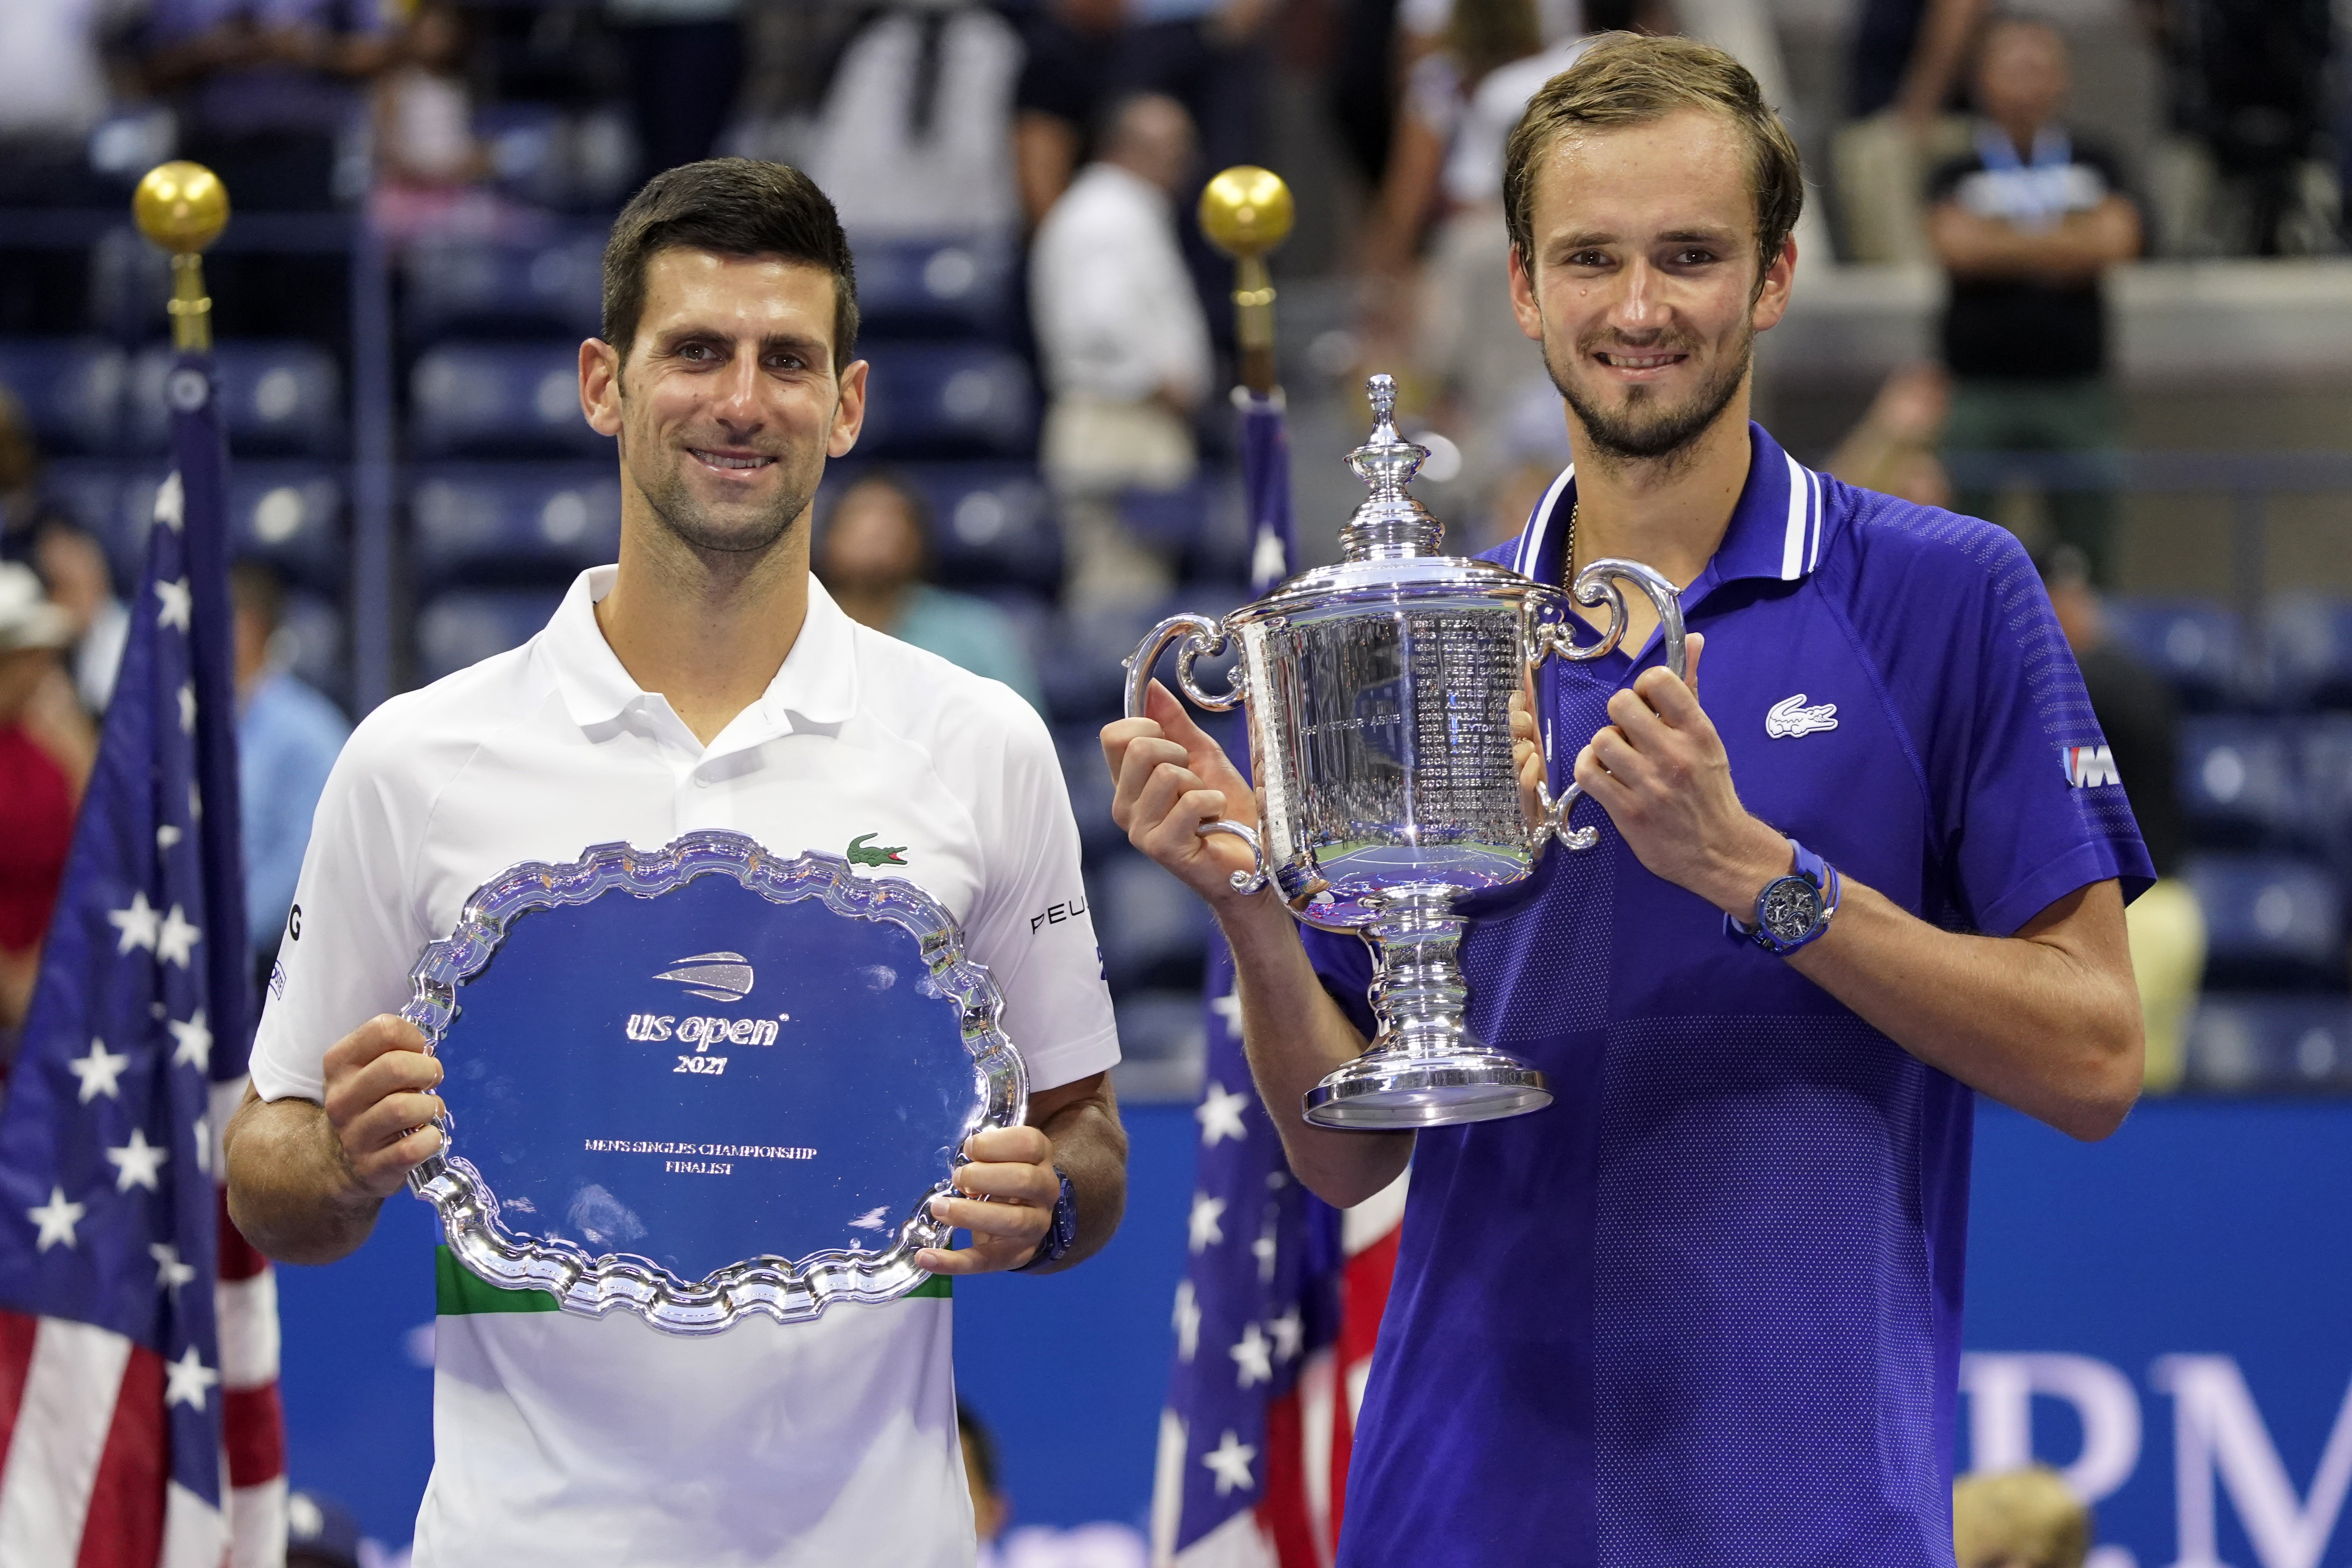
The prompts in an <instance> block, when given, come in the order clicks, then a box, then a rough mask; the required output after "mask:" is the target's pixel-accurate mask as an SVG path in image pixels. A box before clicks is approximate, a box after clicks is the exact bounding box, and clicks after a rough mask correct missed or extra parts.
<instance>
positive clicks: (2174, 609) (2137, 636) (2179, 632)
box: [2107, 598, 2245, 710]
mask: <svg viewBox="0 0 2352 1568" xmlns="http://www.w3.org/2000/svg"><path fill="white" fill-rule="evenodd" d="M2107 619H2108V622H2109V624H2110V625H2111V626H2113V627H2114V629H2115V632H2116V636H2117V637H2121V638H2122V639H2123V640H2124V642H2125V643H2126V645H2128V646H2129V647H2130V648H2131V650H2132V651H2133V652H2134V653H2136V654H2137V655H2138V656H2139V658H2140V660H2141V662H2143V663H2145V664H2146V665H2147V666H2148V668H2151V669H2154V670H2156V671H2157V672H2158V673H2159V674H2161V675H2162V676H2164V678H2165V679H2168V680H2169V681H2170V682H2171V683H2172V686H2173V689H2175V690H2176V691H2178V692H2179V694H2180V700H2181V701H2182V702H2183V703H2184V704H2185V705H2187V706H2188V707H2190V708H2193V709H2201V710H2212V709H2217V708H2227V707H2230V706H2231V705H2232V704H2233V703H2235V702H2237V701H2238V700H2240V698H2241V697H2242V694H2243V690H2244V686H2245V681H2244V672H2243V666H2242V662H2241V659H2242V653H2241V649H2242V638H2241V637H2240V633H2239V626H2238V617H2237V616H2235V615H2233V614H2231V612H2230V611H2229V610H2228V609H2226V608H2224V607H2223V606H2222V605H2218V604H2215V603H2213V602H2211V601H2210V600H2206V599H2121V598H2119V599H2114V600H2111V601H2109V603H2108V605H2107Z"/></svg>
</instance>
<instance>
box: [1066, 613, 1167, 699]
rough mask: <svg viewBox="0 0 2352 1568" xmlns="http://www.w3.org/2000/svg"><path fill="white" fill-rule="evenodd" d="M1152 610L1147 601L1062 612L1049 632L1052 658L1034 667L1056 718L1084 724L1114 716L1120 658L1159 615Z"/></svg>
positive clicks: (1124, 675)
mask: <svg viewBox="0 0 2352 1568" xmlns="http://www.w3.org/2000/svg"><path fill="white" fill-rule="evenodd" d="M1154 611H1155V607H1154V606H1151V605H1111V606H1108V607H1107V608H1105V607H1096V608H1092V609H1087V608H1076V609H1065V610H1064V611H1063V613H1062V616H1061V617H1060V620H1059V622H1058V624H1057V625H1056V626H1055V631H1054V636H1053V646H1054V648H1055V658H1051V659H1049V660H1047V661H1046V662H1045V664H1044V665H1043V666H1042V667H1041V668H1039V669H1038V671H1037V677H1038V679H1039V680H1040V681H1041V682H1042V683H1043V684H1044V686H1045V706H1046V707H1047V708H1048V709H1050V710H1052V712H1053V716H1054V719H1055V722H1057V723H1062V724H1069V725H1074V726H1080V727H1083V726H1087V725H1101V724H1105V723H1108V722H1109V721H1111V720H1113V719H1116V718H1118V712H1119V692H1120V689H1121V688H1122V687H1123V686H1124V685H1125V683H1126V679H1127V672H1126V670H1124V669H1123V668H1120V661H1121V660H1123V659H1125V658H1127V657H1128V655H1129V654H1131V653H1133V652H1134V651H1135V645H1136V644H1137V643H1139V642H1140V641H1142V640H1143V634H1144V633H1145V632H1147V631H1150V629H1151V626H1152V624H1153V623H1154V622H1155V621H1157V620H1159V619H1160V616H1158V615H1157V614H1156V613H1154Z"/></svg>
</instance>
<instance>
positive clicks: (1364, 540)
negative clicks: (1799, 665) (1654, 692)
mask: <svg viewBox="0 0 2352 1568" xmlns="http://www.w3.org/2000/svg"><path fill="white" fill-rule="evenodd" d="M1371 396H1372V410H1373V413H1374V415H1375V416H1376V424H1375V426H1374V428H1373V430H1372V435H1371V438H1370V440H1369V441H1368V442H1367V443H1366V444H1365V445H1363V446H1361V447H1357V448H1356V449H1355V450H1354V451H1353V452H1351V453H1349V457H1348V462H1349V467H1350V468H1354V469H1355V471H1356V473H1357V475H1358V476H1359V477H1360V478H1361V479H1363V480H1364V482H1365V483H1366V484H1367V485H1368V486H1370V489H1371V494H1370V497H1369V498H1368V499H1367V500H1365V501H1364V503H1363V504H1362V505H1361V506H1360V507H1359V508H1357V510H1356V512H1355V515H1354V516H1353V517H1352V518H1350V519H1349V521H1348V523H1347V525H1346V526H1345V527H1344V528H1342V529H1341V530H1340V535H1339V539H1340V545H1341V551H1342V559H1341V560H1340V562H1339V564H1337V565H1333V566H1328V567H1322V568H1318V569H1317V570H1315V571H1311V572H1306V573H1302V574H1299V575H1298V576H1296V577H1293V578H1291V579H1290V580H1289V581H1288V582H1286V583H1284V584H1281V585H1280V586H1279V587H1277V588H1276V589H1275V590H1274V591H1273V592H1272V593H1270V594H1268V595H1266V596H1265V598H1263V599H1259V600H1257V601H1256V602H1255V603H1254V604H1249V605H1244V606H1243V607H1242V608H1240V609H1238V610H1235V611H1234V612H1233V613H1232V614H1230V615H1228V616H1225V617H1224V618H1223V621H1222V622H1220V621H1215V620H1212V619H1210V618H1209V617H1207V616H1193V615H1184V616H1171V617H1170V618H1169V619H1167V620H1165V621H1162V622H1161V623H1160V625H1159V626H1154V627H1153V628H1152V630H1151V633H1150V636H1148V637H1145V638H1144V639H1143V642H1142V643H1141V645H1140V646H1139V647H1137V649H1136V650H1135V655H1134V657H1133V658H1130V659H1129V660H1128V663H1127V671H1128V675H1127V712H1128V714H1129V717H1137V716H1139V715H1141V714H1142V712H1143V698H1144V692H1145V690H1146V689H1147V688H1148V686H1149V685H1150V679H1151V671H1152V667H1153V666H1154V665H1155V664H1156V663H1157V662H1158V661H1159V659H1160V655H1161V654H1162V653H1163V652H1164V651H1165V650H1166V649H1167V648H1168V647H1169V645H1170V644H1171V643H1181V647H1180V648H1179V650H1178V653H1177V660H1176V671H1177V681H1178V684H1179V685H1180V686H1181V687H1182V689H1183V691H1184V695H1185V696H1187V697H1188V698H1190V699H1192V701H1193V702H1195V703H1197V704H1199V705H1200V706H1201V707H1202V708H1206V709H1210V710H1215V711H1220V712H1222V711H1225V710H1230V709H1232V708H1234V707H1236V706H1239V707H1243V708H1244V709H1246V710H1247V715H1248V726H1249V737H1250V761H1251V768H1252V776H1253V777H1254V779H1255V782H1256V784H1257V785H1258V790H1259V794H1260V796H1261V798H1262V800H1263V802H1264V805H1263V806H1262V807H1261V818H1262V820H1261V823H1260V827H1259V830H1258V831H1256V832H1253V831H1252V830H1251V829H1249V828H1248V827H1246V826H1243V825H1242V824H1240V823H1237V822H1214V823H1205V824H1203V825H1202V827H1201V832H1202V834H1204V835H1205V834H1211V833H1226V834H1231V835H1233V836H1234V837H1238V838H1240V839H1242V840H1244V842H1245V843H1247V844H1248V845H1249V847H1250V850H1251V853H1252V854H1253V856H1254V857H1255V859H1256V868H1255V870H1251V871H1237V872H1235V873H1234V887H1235V888H1236V889H1240V890H1242V891H1244V892H1251V891H1255V890H1256V889H1259V888H1262V887H1264V886H1265V883H1266V882H1267V881H1268V880H1269V879H1270V880H1272V881H1273V883H1274V884H1275V887H1276V889H1277V891H1278V892H1279V893H1280V894H1281V897H1282V899H1283V901H1284V902H1285V903H1286V904H1287V905H1288V906H1289V909H1290V910H1291V912H1292V913H1293V914H1294V915H1296V916H1297V918H1298V919H1299V920H1300V921H1304V922H1306V923H1307V924H1308V925H1312V926H1316V927H1318V928H1320V929H1322V930H1325V931H1356V932H1358V933H1360V934H1361V935H1363V936H1365V937H1367V938H1368V939H1370V942H1371V943H1372V945H1373V950H1374V953H1375V957H1376V968H1375V970H1374V973H1373V976H1372V984H1371V992H1370V997H1371V1004H1372V1012H1373V1016H1374V1017H1375V1018H1376V1019H1377V1021H1378V1024H1379V1031H1378V1033H1377V1035H1376V1036H1375V1037H1374V1038H1373V1040H1372V1042H1371V1044H1370V1047H1368V1048H1367V1049H1366V1050H1365V1051H1364V1053H1363V1054H1362V1055H1361V1056H1360V1057H1358V1058H1356V1059H1355V1060H1354V1061H1352V1062H1349V1064H1348V1065H1347V1066H1345V1067H1343V1068H1339V1069H1338V1070H1337V1071H1335V1072H1333V1073H1331V1074H1330V1075H1329V1076H1328V1077H1327V1078H1325V1079H1323V1081H1322V1082H1321V1083H1319V1084H1318V1085H1317V1086H1316V1087H1315V1089H1313V1090H1312V1091H1311V1092H1310V1093H1309V1094H1308V1095H1307V1101H1306V1116H1307V1121H1311V1122H1314V1123H1316V1124H1317V1125H1318V1126H1323V1127H1352V1128H1365V1129H1382V1128H1410V1127H1433V1126H1446V1125H1452V1124H1454V1123H1459V1122H1467V1121H1489V1120H1492V1119H1494V1118H1496V1117H1503V1116H1517V1115H1519V1114H1521V1113H1522V1112H1525V1111H1529V1110H1541V1109H1542V1108H1543V1107H1544V1106H1546V1105H1549V1103H1550V1102H1551V1090H1550V1089H1548V1088H1546V1087H1545V1085H1544V1080H1543V1075H1542V1074H1541V1073H1538V1072H1537V1071H1536V1070H1535V1069H1534V1068H1530V1067H1529V1066H1528V1065H1527V1064H1526V1063H1525V1062H1522V1061H1520V1060H1518V1059H1517V1058H1515V1057H1513V1056H1511V1055H1509V1054H1508V1053H1507V1052H1504V1051H1499V1050H1496V1049H1495V1048H1494V1047H1490V1046H1488V1045H1486V1043H1485V1042H1484V1041H1482V1040H1480V1039H1479V1038H1478V1037H1476V1035H1475V1034H1474V1033H1473V1032H1472V1031H1471V1029H1470V1027H1469V1025H1468V1023H1467V1021H1466V1018H1465V1010H1466V1006H1467V1002H1468V989H1467V985H1466V983H1465V980H1464V978H1463V973H1462V965H1461V959H1460V950H1461V941H1462V932H1463V929H1464V925H1465V916H1464V915H1463V914H1462V913H1461V912H1460V908H1459V906H1460V902H1461V900H1464V899H1465V898H1467V897H1470V896H1472V895H1475V894H1494V893H1496V892H1497V891H1498V890H1500V889H1509V888H1513V887H1517V886H1518V885H1520V884H1522V883H1524V882H1526V881H1527V879H1528V877H1530V876H1531V875H1532V874H1533V873H1534V870H1535V867H1536V861H1537V858H1538V856H1539V855H1541V854H1542V853H1543V851H1544V848H1545V847H1546V846H1547V845H1549V843H1550V842H1551V841H1552V840H1553V839H1555V838H1556V839H1558V840H1559V841H1560V843H1561V844H1562V845H1564V846H1565V847H1567V848H1569V849H1588V848H1591V847H1592V845H1593V844H1594V843H1595V842H1596V841H1597V839H1598V837H1599V835H1598V834H1597V833H1596V831H1595V830H1594V829H1592V828H1591V827H1583V828H1572V827H1570V826H1569V811H1570V807H1572V806H1573V805H1575V803H1576V801H1577V798H1578V797H1579V796H1580V795H1581V794H1582V793H1583V792H1582V791H1581V790H1580V789H1579V788H1578V787H1577V786H1576V785H1575V784H1572V783H1571V784H1569V785H1568V787H1567V788H1566V789H1565V790H1563V791H1562V792H1561V793H1560V794H1559V795H1558V796H1556V797H1555V796H1554V795H1551V793H1550V791H1549V788H1546V789H1544V790H1542V791H1540V792H1539V805H1540V807H1541V809H1540V812H1539V813H1538V818H1537V820H1535V821H1534V822H1529V821H1528V817H1527V815H1526V814H1525V813H1524V812H1523V811H1522V809H1521V806H1520V801H1519V792H1518V784H1517V778H1516V776H1515V775H1514V773H1513V771H1512V767H1511V734H1510V723H1509V702H1510V699H1511V695H1512V693H1513V692H1516V691H1518V690H1520V689H1522V688H1523V687H1524V688H1527V689H1530V690H1531V689H1532V688H1533V679H1534V673H1535V670H1536V668H1538V666H1539V665H1540V664H1541V663H1542V662H1543V660H1545V659H1546V658H1554V657H1557V658H1566V659H1572V660H1579V661H1581V660H1585V659H1591V658H1599V657H1600V656H1601V655H1602V654H1604V653H1607V652H1608V651H1609V650H1610V649H1612V648H1613V647H1616V646H1617V643H1618V640H1619V638H1620V637H1622V636H1623V635H1624V630H1625V601H1624V598H1623V596H1622V594H1621V592H1620V590H1619V588H1618V584H1619V583H1621V582H1624V583H1631V584H1633V585H1634V586H1636V587H1638V588H1639V589H1641V590H1642V592H1643V593H1645V594H1647V595H1649V597H1650V602H1651V603H1652V604H1653V605H1655V606H1656V609H1657V613H1658V620H1659V623H1660V626H1661V628H1662V632H1663V635H1664V641H1665V649H1666V662H1667V665H1668V668H1672V669H1673V670H1674V672H1675V675H1676V676H1681V675H1682V674H1683V673H1684V668H1685V661H1684V654H1683V620H1682V607H1681V600H1680V596H1679V595H1677V594H1676V592H1675V586H1674V584H1671V583H1669V582H1667V581H1666V579H1665V578H1664V577H1662V576H1660V575H1659V574H1657V573H1656V572H1654V571H1652V570H1651V569H1650V568H1649V567H1647V566H1643V565H1641V564H1639V563H1635V562H1632V561H1616V560H1604V561H1596V562H1594V563H1592V564H1591V565H1590V566H1587V567H1586V568H1585V569H1584V570H1583V571H1582V572H1580V573H1579V574H1577V578H1576V583H1575V586H1574V590H1573V592H1574V594H1575V597H1576V602H1577V603H1578V604H1581V605H1587V606H1600V605H1607V606H1608V612H1609V625H1608V628H1607V630H1606V631H1605V632H1604V633H1603V634H1602V635H1601V638H1600V640H1599V641H1597V642H1593V643H1589V644H1585V645H1581V646H1579V645H1577V644H1575V643H1574V642H1572V641H1571V640H1570V639H1571V634H1572V631H1573V629H1574V628H1575V626H1577V625H1578V624H1579V622H1578V617H1577V616H1576V615H1575V613H1574V611H1573V610H1572V609H1571V607H1570V604H1569V595H1568V594H1567V593H1564V592H1563V591H1561V590H1560V589H1558V588H1553V587H1550V586H1549V585H1547V584H1540V583H1538V582H1536V581H1534V580H1533V579H1532V578H1528V577H1526V576H1522V575H1521V574H1518V573H1517V572H1514V571H1511V570H1510V569H1509V568H1507V567H1504V566H1497V565H1495V564H1493V563H1488V562H1484V561H1473V560H1467V559H1464V558H1462V557H1459V556H1447V555H1439V554H1437V553H1436V551H1437V548H1438V542H1439V540H1440V538H1441V537H1442V536H1443V534H1444V527H1443V525H1442V524H1440V523H1439V522H1438V521H1437V520H1436V519H1435V518H1433V517H1432V516H1430V514H1429V513H1428V512H1427V511H1425V510H1423V508H1422V506H1421V503H1420V502H1419V501H1417V500H1413V499H1412V496H1410V495H1408V494H1406V493H1405V485H1406V483H1407V482H1408V481H1409V480H1410V479H1412V476H1413V474H1414V472H1415V471H1416V470H1417V469H1418V468H1420V467H1421V464H1422V461H1423V458H1426V457H1427V456H1428V455H1429V454H1428V451H1427V449H1426V448H1425V447H1418V446H1414V445H1412V443H1410V442H1408V441H1405V440H1403V439H1402V437H1399V436H1398V434H1397V431H1396V426H1395V423H1394V409H1395V401H1396V389H1395V384H1394V383H1393V382H1392V381H1391V379H1390V378H1389V377H1387V376H1385V375H1376V376H1374V377H1372V378H1371ZM1234 641H1238V643H1239V644H1240V662H1239V664H1238V666H1237V668H1236V669H1235V672H1234V678H1233V683H1232V688H1231V689H1229V690H1226V691H1222V692H1212V691H1204V690H1202V689H1201V687H1200V685H1199V683H1198V681H1197V679H1195V674H1194V668H1193V667H1194V663H1195V661H1196V660H1198V659H1200V658H1202V657H1215V656H1217V655H1219V654H1222V653H1223V652H1224V651H1225V649H1226V647H1228V646H1229V644H1231V643H1233V642H1234Z"/></svg>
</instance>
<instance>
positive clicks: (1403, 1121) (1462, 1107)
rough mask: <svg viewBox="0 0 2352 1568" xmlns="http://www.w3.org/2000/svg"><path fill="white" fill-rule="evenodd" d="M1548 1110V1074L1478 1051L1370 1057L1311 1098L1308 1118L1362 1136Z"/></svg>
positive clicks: (1356, 1062) (1335, 1076)
mask: <svg viewBox="0 0 2352 1568" xmlns="http://www.w3.org/2000/svg"><path fill="white" fill-rule="evenodd" d="M1550 1103H1551V1090H1550V1089H1547V1088H1546V1087H1544V1079H1543V1074H1541V1073H1539V1072H1538V1071H1536V1069H1535V1068H1531V1067H1529V1066H1528V1065H1527V1064H1526V1063H1525V1062H1522V1061H1518V1060H1516V1059H1514V1058H1510V1057H1507V1056H1505V1055H1504V1054H1503V1053H1502V1052H1500V1051H1493V1050H1487V1049H1485V1048H1483V1047H1475V1046H1474V1047H1468V1048H1465V1049H1462V1050H1455V1051H1448V1052H1444V1053H1443V1054H1440V1055H1436V1056H1418V1055H1412V1056H1408V1055H1405V1054H1403V1053H1402V1052H1400V1053H1396V1054H1387V1053H1383V1052H1380V1051H1367V1052H1366V1053H1365V1054H1364V1055H1362V1056H1360V1057H1358V1058H1356V1059H1355V1060H1354V1061H1352V1062H1349V1064H1348V1065H1347V1066H1346V1067H1343V1068H1339V1071H1337V1072H1335V1073H1332V1074H1331V1075H1330V1076H1329V1077H1328V1078H1326V1079H1324V1080H1323V1081H1322V1082H1321V1083H1318V1084H1317V1085H1316V1086H1315V1087H1314V1088H1313V1089H1309V1090H1308V1091H1307V1099H1306V1102H1305V1115H1306V1117H1307V1121H1310V1122H1312V1123H1314V1124H1315V1125H1316V1126H1318V1127H1339V1128H1346V1129H1349V1130H1351V1131H1360V1132H1362V1131H1380V1130H1383V1129H1391V1130H1395V1129H1410V1128H1414V1127H1458V1126H1461V1125H1463V1124H1465V1123H1466V1122H1472V1121H1498V1120H1500V1119H1501V1118H1503V1117H1506V1116H1524V1115H1526V1114H1527V1113H1528V1111H1530V1110H1542V1109H1543V1108H1544V1107H1545V1106H1547V1105H1549V1104H1550Z"/></svg>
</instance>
